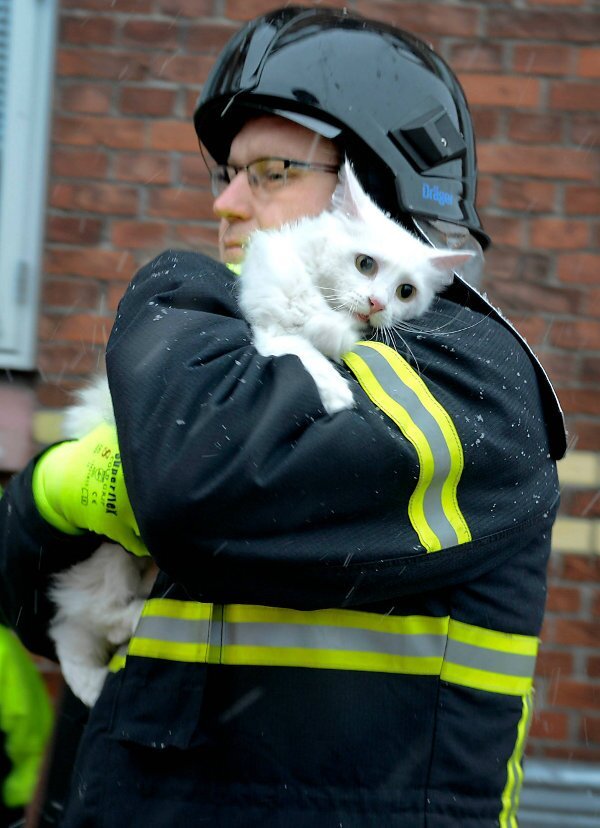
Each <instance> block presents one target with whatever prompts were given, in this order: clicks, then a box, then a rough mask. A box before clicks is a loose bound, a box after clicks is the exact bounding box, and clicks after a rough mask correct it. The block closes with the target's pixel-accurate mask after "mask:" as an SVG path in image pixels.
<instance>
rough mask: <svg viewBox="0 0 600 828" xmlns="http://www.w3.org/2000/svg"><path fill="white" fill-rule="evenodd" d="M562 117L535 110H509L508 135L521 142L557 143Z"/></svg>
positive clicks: (559, 138)
mask: <svg viewBox="0 0 600 828" xmlns="http://www.w3.org/2000/svg"><path fill="white" fill-rule="evenodd" d="M562 135H563V124H562V118H560V117H558V116H556V115H544V114H540V113H537V112H511V113H510V114H509V117H508V136H509V138H511V139H512V140H513V141H519V142H521V143H523V144H546V145H547V144H557V143H560V142H561V140H562Z"/></svg>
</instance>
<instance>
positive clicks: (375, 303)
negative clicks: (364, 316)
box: [369, 296, 385, 313]
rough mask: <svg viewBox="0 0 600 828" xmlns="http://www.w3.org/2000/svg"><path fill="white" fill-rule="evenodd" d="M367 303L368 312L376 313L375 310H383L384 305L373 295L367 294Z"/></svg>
mask: <svg viewBox="0 0 600 828" xmlns="http://www.w3.org/2000/svg"><path fill="white" fill-rule="evenodd" d="M369 305H370V308H369V313H377V311H381V310H385V305H384V304H383V303H382V302H380V301H379V299H377V298H376V297H375V296H369Z"/></svg>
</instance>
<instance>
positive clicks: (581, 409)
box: [558, 325, 600, 416]
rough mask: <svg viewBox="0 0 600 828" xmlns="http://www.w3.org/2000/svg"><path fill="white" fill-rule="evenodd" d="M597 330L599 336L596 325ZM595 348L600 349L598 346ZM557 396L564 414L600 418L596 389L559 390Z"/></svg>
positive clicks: (599, 398) (599, 326)
mask: <svg viewBox="0 0 600 828" xmlns="http://www.w3.org/2000/svg"><path fill="white" fill-rule="evenodd" d="M597 328H598V329H599V330H598V336H600V325H597ZM583 347H585V344H584V346H583ZM596 347H597V348H600V345H598V346H596ZM558 395H559V397H560V402H561V405H562V408H563V411H564V412H565V414H591V415H594V416H600V394H598V391H597V390H596V389H593V390H592V389H590V390H588V389H580V388H561V389H559V392H558Z"/></svg>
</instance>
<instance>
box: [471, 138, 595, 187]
mask: <svg viewBox="0 0 600 828" xmlns="http://www.w3.org/2000/svg"><path fill="white" fill-rule="evenodd" d="M477 160H478V164H479V168H480V170H481V171H482V172H486V173H490V174H508V175H524V176H526V177H528V178H530V177H531V178H552V179H557V178H567V179H568V178H571V179H577V180H581V181H588V180H589V181H592V180H594V176H595V171H596V169H595V163H594V161H593V159H592V158H591V157H589V156H588V155H587V154H586V153H582V152H580V151H579V150H569V149H564V148H560V149H559V148H556V149H554V148H550V147H544V146H535V147H519V148H518V151H517V150H516V149H515V147H514V146H512V145H510V144H483V145H482V146H480V147H479V149H478V151H477Z"/></svg>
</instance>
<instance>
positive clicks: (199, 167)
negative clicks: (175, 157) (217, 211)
mask: <svg viewBox="0 0 600 828" xmlns="http://www.w3.org/2000/svg"><path fill="white" fill-rule="evenodd" d="M179 169H180V180H181V183H182V184H183V185H184V186H185V187H201V188H203V189H207V190H208V189H209V188H210V178H209V176H208V170H207V169H206V164H205V163H204V159H203V158H202V156H201V155H200V153H199V152H196V154H195V155H182V156H181V158H180V160H179Z"/></svg>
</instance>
